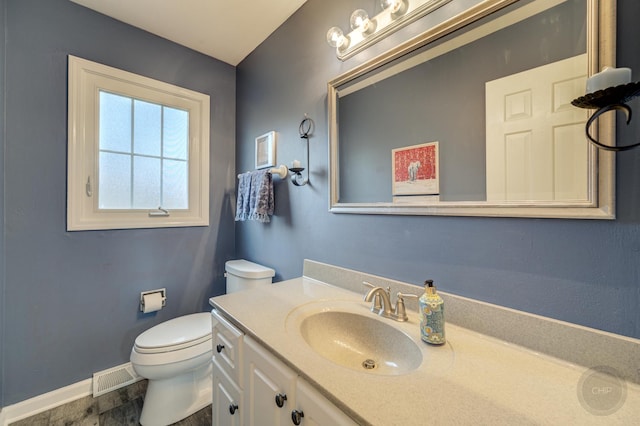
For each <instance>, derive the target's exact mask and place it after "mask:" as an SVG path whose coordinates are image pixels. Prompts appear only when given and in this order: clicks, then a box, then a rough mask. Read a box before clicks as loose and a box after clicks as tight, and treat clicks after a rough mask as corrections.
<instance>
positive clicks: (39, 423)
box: [9, 380, 212, 426]
mask: <svg viewBox="0 0 640 426" xmlns="http://www.w3.org/2000/svg"><path fill="white" fill-rule="evenodd" d="M146 389H147V381H146V380H143V381H141V382H138V383H134V384H133V385H130V386H127V387H126V388H122V389H118V390H115V391H113V392H109V393H107V394H105V395H101V396H99V397H97V398H93V397H92V396H87V397H85V398H81V399H79V400H77V401H73V402H70V403H68V404H65V405H62V406H60V407H56V408H53V409H51V410H49V411H45V412H43V413H40V414H36V415H35V416H32V417H28V418H26V419H23V420H19V421H17V422H14V423H10V424H9V426H138V425H139V424H140V423H139V420H140V413H141V412H142V404H143V402H144V393H145V391H146ZM211 422H212V421H211V406H208V407H205V408H203V409H202V410H200V411H198V412H197V413H195V414H193V415H191V416H189V417H187V418H186V419H184V420H181V421H179V422H178V423H174V424H173V426H211Z"/></svg>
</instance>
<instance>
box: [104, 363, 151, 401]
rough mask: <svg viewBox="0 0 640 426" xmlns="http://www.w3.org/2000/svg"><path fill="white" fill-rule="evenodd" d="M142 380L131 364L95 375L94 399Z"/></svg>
mask: <svg viewBox="0 0 640 426" xmlns="http://www.w3.org/2000/svg"><path fill="white" fill-rule="evenodd" d="M138 380H142V377H140V376H138V375H137V374H136V372H135V371H133V367H132V366H131V363H128V364H124V365H121V366H119V367H115V368H110V369H108V370H104V371H100V372H98V373H94V374H93V397H94V398H95V397H96V396H100V395H103V394H105V393H108V392H111V391H114V390H116V389H120V388H122V387H125V386H127V385H130V384H132V383H135V382H137V381H138Z"/></svg>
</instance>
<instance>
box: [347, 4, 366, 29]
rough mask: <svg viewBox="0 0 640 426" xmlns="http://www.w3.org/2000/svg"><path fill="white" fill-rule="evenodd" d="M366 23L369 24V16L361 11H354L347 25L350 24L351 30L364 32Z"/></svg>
mask: <svg viewBox="0 0 640 426" xmlns="http://www.w3.org/2000/svg"><path fill="white" fill-rule="evenodd" d="M368 22H369V15H368V14H367V12H366V11H365V10H363V9H358V10H355V11H354V12H353V13H352V14H351V19H349V23H350V24H351V29H352V30H357V29H360V30H361V31H364V29H365V27H366V26H367V24H368Z"/></svg>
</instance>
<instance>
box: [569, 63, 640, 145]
mask: <svg viewBox="0 0 640 426" xmlns="http://www.w3.org/2000/svg"><path fill="white" fill-rule="evenodd" d="M637 96H640V81H637V82H633V83H632V82H631V69H630V68H609V67H605V68H604V69H603V70H602V71H601V72H599V73H597V74H594V75H593V76H591V77H589V78H588V79H587V94H586V95H584V96H581V97H579V98H577V99H574V100H573V101H571V104H572V105H573V106H576V107H579V108H587V109H595V110H596V112H594V113H593V114H592V115H591V117H589V120H587V124H586V125H585V132H586V134H587V139H589V141H590V142H591V143H593V144H594V145H596V146H597V147H598V148H600V149H604V150H605V151H613V152H621V151H628V150H630V149H633V148H636V147H638V146H640V142H638V143H634V144H630V145H624V146H609V145H604V144H602V143H600V142H599V141H598V140H597V139H596V138H594V137H593V136H591V133H590V132H589V128H590V127H591V125H592V124H593V122H594V121H595V120H597V119H598V117H600V116H601V115H602V114H604V113H605V112H609V111H616V110H617V111H622V112H624V113H625V115H626V122H627V124H629V123H630V122H631V117H632V115H633V114H632V112H633V111H632V110H631V107H630V106H629V105H627V102H629V101H630V100H632V99H633V98H635V97H637Z"/></svg>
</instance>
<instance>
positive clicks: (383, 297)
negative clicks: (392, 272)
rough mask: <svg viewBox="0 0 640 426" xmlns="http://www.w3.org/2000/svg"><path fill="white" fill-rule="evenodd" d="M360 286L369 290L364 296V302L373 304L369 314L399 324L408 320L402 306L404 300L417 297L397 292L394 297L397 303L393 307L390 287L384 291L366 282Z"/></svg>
mask: <svg viewBox="0 0 640 426" xmlns="http://www.w3.org/2000/svg"><path fill="white" fill-rule="evenodd" d="M362 284H364V285H366V286H367V287H370V288H371V290H369V291H368V292H367V294H366V295H365V296H364V301H365V302H371V301H372V300H373V303H372V304H371V312H373V313H374V314H377V315H380V316H381V317H384V318H391V319H393V320H396V321H401V322H404V321H407V320H408V319H409V317H408V316H407V312H406V309H405V306H404V298H405V297H415V298H418V296H416V295H415V294H404V293H400V292H398V294H397V296H396V297H397V302H396V304H395V305H393V303H391V296H390V293H391V288H390V287H387V288H386V289H384V288H382V287H377V286H374V285H373V284H371V283H369V282H367V281H363V282H362Z"/></svg>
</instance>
